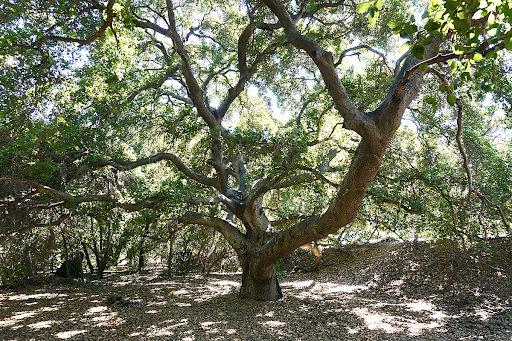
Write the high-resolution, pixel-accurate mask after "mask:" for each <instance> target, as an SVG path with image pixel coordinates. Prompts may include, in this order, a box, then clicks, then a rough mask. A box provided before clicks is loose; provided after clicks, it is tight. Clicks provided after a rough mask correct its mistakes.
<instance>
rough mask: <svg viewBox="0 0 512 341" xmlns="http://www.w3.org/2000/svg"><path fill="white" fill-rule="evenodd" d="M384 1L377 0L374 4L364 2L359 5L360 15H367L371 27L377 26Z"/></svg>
mask: <svg viewBox="0 0 512 341" xmlns="http://www.w3.org/2000/svg"><path fill="white" fill-rule="evenodd" d="M382 5H383V0H375V1H372V2H369V1H363V2H361V3H359V4H358V5H357V8H356V9H357V12H358V13H367V16H368V22H369V23H370V25H375V23H376V22H377V18H378V17H379V11H380V10H381V9H382Z"/></svg>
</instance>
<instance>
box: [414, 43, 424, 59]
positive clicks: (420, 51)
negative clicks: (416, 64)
mask: <svg viewBox="0 0 512 341" xmlns="http://www.w3.org/2000/svg"><path fill="white" fill-rule="evenodd" d="M426 52H427V49H426V48H425V46H423V45H419V44H415V45H414V46H413V47H412V48H411V57H414V58H417V59H422V58H423V56H424V55H425V53H426Z"/></svg>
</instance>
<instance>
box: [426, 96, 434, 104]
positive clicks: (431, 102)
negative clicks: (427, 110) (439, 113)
mask: <svg viewBox="0 0 512 341" xmlns="http://www.w3.org/2000/svg"><path fill="white" fill-rule="evenodd" d="M425 102H426V103H428V104H436V103H437V101H436V99H435V98H434V97H425Z"/></svg>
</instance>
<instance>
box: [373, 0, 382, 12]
mask: <svg viewBox="0 0 512 341" xmlns="http://www.w3.org/2000/svg"><path fill="white" fill-rule="evenodd" d="M382 3H383V0H377V1H375V7H376V8H377V9H378V10H379V11H380V10H381V9H382Z"/></svg>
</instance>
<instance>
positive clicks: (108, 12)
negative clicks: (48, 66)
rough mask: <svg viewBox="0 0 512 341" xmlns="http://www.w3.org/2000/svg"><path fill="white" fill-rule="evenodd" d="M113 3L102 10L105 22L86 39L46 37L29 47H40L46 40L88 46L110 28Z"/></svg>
mask: <svg viewBox="0 0 512 341" xmlns="http://www.w3.org/2000/svg"><path fill="white" fill-rule="evenodd" d="M115 2H116V1H115V0H109V1H108V3H107V6H106V7H105V8H104V10H105V13H106V15H107V18H106V20H105V22H104V23H103V25H101V27H100V28H99V29H98V30H97V31H96V33H94V34H93V35H91V36H90V37H88V38H86V39H78V38H71V37H62V36H56V35H48V36H44V37H41V38H39V39H38V40H36V41H35V42H33V43H32V45H31V46H32V47H35V46H41V45H42V44H44V43H45V42H46V41H48V40H52V41H62V42H65V43H78V44H80V46H83V45H88V44H90V43H92V42H93V41H95V40H96V39H98V38H99V37H101V36H102V35H103V33H105V31H106V30H107V28H109V27H112V22H113V21H114V12H113V11H112V7H113V6H114V3H115ZM97 9H99V8H97ZM99 10H103V9H99Z"/></svg>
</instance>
